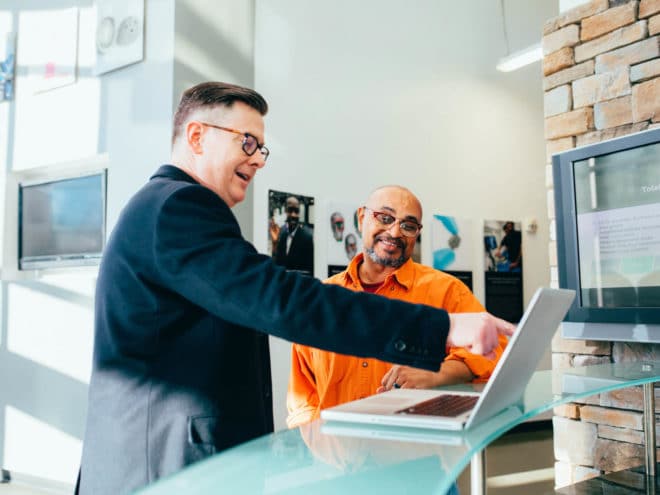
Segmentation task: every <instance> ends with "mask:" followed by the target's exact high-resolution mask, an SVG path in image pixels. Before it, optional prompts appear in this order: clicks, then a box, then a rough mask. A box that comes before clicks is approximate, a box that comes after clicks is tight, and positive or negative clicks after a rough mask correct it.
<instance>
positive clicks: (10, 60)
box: [0, 33, 16, 102]
mask: <svg viewBox="0 0 660 495" xmlns="http://www.w3.org/2000/svg"><path fill="white" fill-rule="evenodd" d="M15 65H16V33H5V34H4V35H3V34H0V102H2V101H8V100H12V99H13V98H14V70H15V69H14V67H15Z"/></svg>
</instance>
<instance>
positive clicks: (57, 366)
mask: <svg viewBox="0 0 660 495" xmlns="http://www.w3.org/2000/svg"><path fill="white" fill-rule="evenodd" d="M91 5H92V2H91V1H89V0H88V1H82V0H81V1H74V0H67V1H65V0H21V2H16V1H10V2H7V1H2V0H0V19H2V21H0V22H2V27H3V28H4V29H10V30H16V31H18V32H19V44H18V50H17V60H18V65H17V80H16V99H15V100H14V101H12V102H10V103H7V102H5V103H0V112H1V113H0V115H1V120H0V135H4V136H8V138H7V139H6V140H4V139H3V140H1V143H2V144H3V148H2V149H0V157H2V159H1V162H2V163H3V164H4V167H3V171H4V172H6V174H7V178H8V179H9V180H7V187H8V193H7V194H6V195H3V202H4V203H5V204H4V206H5V208H4V211H5V213H6V217H5V222H4V229H3V230H2V232H3V238H2V245H3V246H5V247H6V248H5V249H4V253H3V257H2V259H3V266H2V273H3V282H2V320H1V321H2V327H1V332H0V337H1V339H0V466H2V467H3V468H7V469H10V470H14V471H17V472H21V473H26V474H30V475H33V476H39V477H44V478H49V479H53V480H58V481H62V482H67V483H73V482H74V481H75V476H76V474H77V469H78V464H79V461H80V449H81V438H82V435H83V429H84V421H85V414H86V405H87V384H88V381H89V374H90V372H91V358H92V341H93V302H94V284H95V271H94V270H67V271H62V272H56V273H50V274H46V273H45V272H44V273H27V274H26V273H20V274H19V273H17V272H16V270H15V267H16V257H15V246H16V218H15V217H16V215H17V213H16V203H15V190H14V188H15V180H16V178H17V177H21V176H24V175H35V174H41V173H46V174H52V173H56V170H58V169H60V168H69V167H71V166H73V167H83V168H84V167H87V166H88V164H87V162H88V161H89V160H88V159H90V157H92V158H91V160H97V161H98V160H99V158H98V157H97V156H96V155H103V156H102V157H101V158H100V160H101V161H102V162H103V163H105V164H106V165H107V166H108V214H107V219H108V226H109V229H111V228H112V226H113V225H114V223H115V221H116V219H117V216H118V214H119V211H120V209H121V208H122V207H123V205H124V204H125V203H126V201H127V199H128V198H129V197H130V196H131V195H132V194H133V193H134V192H135V191H136V190H137V188H139V187H140V186H141V185H142V184H143V183H144V182H145V181H146V180H147V178H148V177H149V175H150V174H151V173H152V172H153V171H154V170H155V169H156V168H157V167H158V165H160V164H161V163H163V162H165V161H167V160H168V158H169V135H170V121H171V116H172V93H173V87H172V86H173V84H172V81H173V79H172V73H173V44H174V29H173V27H174V1H173V0H147V1H146V2H145V13H146V23H145V36H146V38H145V59H144V61H143V62H141V63H139V64H135V65H132V66H129V67H124V68H122V69H120V70H116V71H113V72H110V73H107V74H104V75H102V76H100V77H94V76H93V75H92V72H91V69H92V67H91V64H92V62H91V60H92V56H93V53H94V47H95V40H94V29H95V18H94V16H93V13H92V10H91ZM69 7H79V13H80V18H79V39H78V70H77V80H76V82H75V83H74V84H71V85H69V86H65V87H62V88H58V89H54V90H51V91H48V92H45V93H41V94H33V93H32V92H31V91H28V90H27V89H26V88H27V84H25V81H26V77H27V72H28V64H29V61H26V60H25V59H24V58H22V56H21V53H25V51H23V52H22V51H21V48H22V47H24V46H25V43H27V42H29V39H30V38H31V36H30V35H34V33H29V32H28V31H29V29H28V28H29V17H30V16H31V15H33V14H34V13H35V12H39V11H42V10H45V9H62V8H69ZM26 19H28V24H27V25H26V24H25V22H26ZM21 26H23V28H21ZM26 26H27V27H26ZM37 37H38V33H37ZM26 40H28V41H26ZM97 163H98V162H97ZM4 175H5V174H3V184H4V182H5V181H4Z"/></svg>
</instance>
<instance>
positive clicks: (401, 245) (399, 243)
mask: <svg viewBox="0 0 660 495" xmlns="http://www.w3.org/2000/svg"><path fill="white" fill-rule="evenodd" d="M376 240H377V241H387V242H393V243H394V244H396V246H397V247H398V248H400V249H404V248H405V247H406V245H405V244H404V242H403V241H402V240H401V239H396V238H394V237H392V236H391V235H386V234H383V235H377V236H376Z"/></svg>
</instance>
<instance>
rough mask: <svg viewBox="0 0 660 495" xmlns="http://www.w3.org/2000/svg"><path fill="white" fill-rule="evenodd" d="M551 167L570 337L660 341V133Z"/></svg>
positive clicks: (567, 156) (572, 154)
mask: <svg viewBox="0 0 660 495" xmlns="http://www.w3.org/2000/svg"><path fill="white" fill-rule="evenodd" d="M552 161H553V176H554V188H555V213H556V227H557V263H558V272H559V273H558V275H559V285H560V287H563V288H570V289H574V290H575V291H576V293H577V297H576V298H575V301H574V302H573V305H572V306H571V308H570V309H569V311H568V314H567V316H566V319H565V321H564V323H562V334H563V336H564V337H567V338H578V339H588V340H612V341H617V340H618V341H636V342H660V129H653V130H650V131H644V132H640V133H635V134H630V135H627V136H623V137H619V138H616V139H611V140H607V141H602V142H599V143H596V144H591V145H587V146H583V147H580V148H576V149H573V150H570V151H566V152H563V153H559V154H557V155H554V156H553V159H552Z"/></svg>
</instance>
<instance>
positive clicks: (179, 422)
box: [80, 165, 449, 495]
mask: <svg viewBox="0 0 660 495" xmlns="http://www.w3.org/2000/svg"><path fill="white" fill-rule="evenodd" d="M448 326H449V319H448V316H447V314H446V313H445V312H443V311H440V310H436V309H433V308H430V307H427V306H421V305H409V304H406V303H403V302H400V301H396V300H390V299H386V298H383V297H379V296H375V295H372V294H366V293H353V292H349V291H348V290H346V289H343V288H341V287H337V286H331V285H323V284H321V283H320V282H319V281H318V280H316V279H314V278H312V277H305V276H301V275H299V274H296V273H292V272H287V271H286V270H285V269H284V268H282V267H279V266H277V265H275V264H274V263H273V262H272V260H271V258H270V257H267V256H265V255H261V254H259V253H257V251H256V250H255V249H254V247H253V246H252V245H251V244H250V243H248V242H247V241H246V240H244V239H243V237H242V235H241V231H240V228H239V226H238V223H237V222H236V219H235V217H234V215H233V214H232V212H231V210H230V209H229V207H228V206H227V205H226V204H225V203H224V202H223V201H222V199H220V198H219V197H218V196H217V195H216V194H215V193H213V192H212V191H211V190H209V189H207V188H206V187H203V186H201V185H200V184H198V183H197V182H195V181H194V180H193V179H192V178H191V177H189V176H188V175H187V174H185V173H184V172H183V171H182V170H180V169H179V168H177V167H174V166H171V165H165V166H163V167H161V168H160V169H159V170H158V171H157V172H156V174H155V175H154V176H153V177H151V179H150V181H149V182H148V183H147V184H146V185H145V186H144V187H143V188H142V189H141V190H140V191H139V192H138V193H137V194H136V195H135V196H134V197H133V198H132V199H131V200H130V202H129V203H128V205H127V206H126V207H125V208H124V210H123V211H122V213H121V215H120V217H119V219H118V221H117V224H116V226H115V228H114V231H113V233H112V235H111V236H110V238H109V240H108V244H107V247H106V250H105V253H104V256H103V261H102V263H101V266H100V269H99V276H98V281H97V288H96V309H95V342H94V363H93V371H92V378H91V382H90V386H89V406H88V418H87V427H86V431H85V438H84V442H83V455H82V467H81V477H80V493H82V494H84V495H103V494H111V495H118V494H121V493H127V492H131V491H133V490H135V489H137V488H140V487H142V486H144V485H146V484H148V483H151V482H153V481H155V480H156V479H158V478H160V477H162V476H165V475H168V474H171V473H174V472H176V471H178V470H179V469H181V468H183V467H184V466H186V465H188V464H191V463H193V462H195V461H199V460H201V459H203V458H205V457H207V456H210V455H212V454H214V453H216V452H219V451H221V450H223V449H226V448H228V447H231V446H233V445H237V444H239V443H241V442H245V441H247V440H250V439H252V438H255V437H257V436H260V435H263V434H266V433H269V432H271V431H272V430H273V419H272V417H273V416H272V397H271V378H270V363H269V355H268V341H267V335H266V334H267V333H269V334H272V335H275V336H278V337H281V338H284V339H287V340H292V341H295V342H300V343H302V344H305V345H310V346H314V347H321V348H325V349H328V350H331V351H334V352H340V353H345V354H359V355H363V356H372V357H376V358H380V359H383V360H385V361H390V362H399V363H401V364H406V365H411V366H417V367H421V368H427V369H436V370H437V369H438V368H439V366H440V363H441V361H442V359H443V357H444V349H445V344H446V334H447V329H448Z"/></svg>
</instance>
